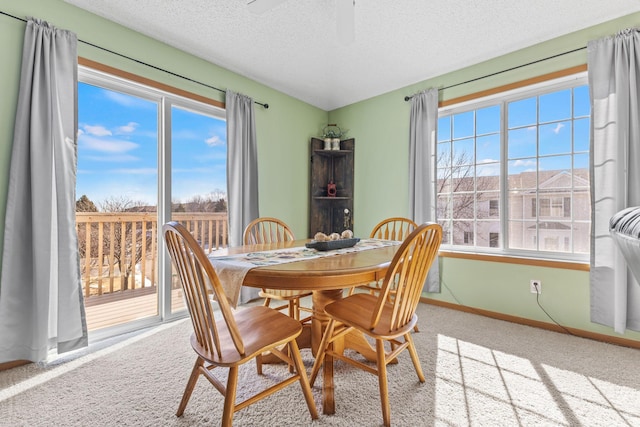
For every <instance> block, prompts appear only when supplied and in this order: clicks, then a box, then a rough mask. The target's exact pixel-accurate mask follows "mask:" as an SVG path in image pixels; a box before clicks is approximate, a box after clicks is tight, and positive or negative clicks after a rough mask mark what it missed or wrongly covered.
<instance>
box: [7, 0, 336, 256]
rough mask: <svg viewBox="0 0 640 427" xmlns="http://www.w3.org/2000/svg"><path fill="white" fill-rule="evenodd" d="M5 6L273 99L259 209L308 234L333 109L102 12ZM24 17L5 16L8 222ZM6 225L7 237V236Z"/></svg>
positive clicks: (171, 81)
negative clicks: (318, 152) (316, 155)
mask: <svg viewBox="0 0 640 427" xmlns="http://www.w3.org/2000/svg"><path fill="white" fill-rule="evenodd" d="M0 10H2V11H3V12H6V13H9V14H11V15H14V16H17V17H20V18H25V17H27V16H33V17H36V18H39V19H43V20H45V21H48V22H50V23H51V24H53V25H55V26H56V27H58V28H63V29H68V30H71V31H73V32H75V33H76V34H77V35H78V39H80V40H82V41H85V42H89V43H92V44H95V45H98V46H101V47H104V48H107V49H109V50H112V51H115V52H118V53H121V54H124V55H127V56H129V57H132V58H135V59H138V60H140V61H143V62H146V63H149V64H152V65H155V66H158V67H161V68H165V69H167V70H170V71H172V72H174V73H177V74H180V75H184V76H186V77H189V78H191V79H194V80H196V81H200V82H203V83H206V84H209V85H212V86H215V87H218V88H222V89H227V88H228V89H232V90H234V91H236V92H240V93H243V94H246V95H248V96H251V97H252V98H253V99H254V100H256V101H259V102H263V103H264V102H266V103H268V104H269V109H268V110H265V109H264V108H262V107H261V106H258V105H256V108H255V113H256V128H257V132H258V157H259V160H258V161H259V165H260V166H259V179H260V184H259V185H260V214H261V215H264V216H277V217H280V218H282V219H283V220H284V221H286V222H287V223H288V224H290V225H291V227H292V228H293V231H294V232H295V233H296V235H299V236H306V235H307V233H308V230H307V228H308V226H307V218H308V206H309V202H308V191H309V190H308V189H309V185H308V180H309V165H308V159H309V143H308V141H309V139H310V138H311V136H315V135H316V134H317V132H318V130H319V129H322V127H323V126H324V125H326V123H327V116H328V113H327V112H326V111H323V110H321V109H319V108H315V107H312V106H311V105H309V104H306V103H304V102H301V101H299V100H296V99H294V98H292V97H289V96H287V95H284V94H283V93H281V92H278V91H276V90H273V89H271V88H269V87H266V86H264V85H261V84H259V83H256V82H255V81H252V80H250V79H247V78H244V77H241V76H239V75H238V74H235V73H232V72H230V71H228V70H225V69H223V68H221V67H219V66H216V65H214V64H211V63H209V62H206V61H204V60H202V59H199V58H197V57H195V56H192V55H189V54H187V53H184V52H182V51H180V50H177V49H174V48H171V47H169V46H167V45H165V44H162V43H160V42H158V41H155V40H153V39H150V38H148V37H145V36H143V35H141V34H139V33H136V32H133V31H131V30H128V29H126V28H124V27H122V26H120V25H118V24H115V23H113V22H110V21H107V20H104V19H102V18H99V17H97V16H95V15H93V14H90V13H88V12H85V11H84V10H81V9H78V8H76V7H74V6H71V5H69V4H67V3H65V2H63V1H61V0H9V1H3V2H2V4H1V5H0ZM24 29H25V23H24V22H22V21H19V20H16V19H13V18H10V17H7V16H5V15H0V40H2V43H0V56H1V57H2V58H3V60H2V61H0V76H2V77H1V80H0V86H1V88H2V89H1V92H0V93H1V94H2V95H1V96H0V223H1V224H4V214H5V209H6V198H7V186H8V175H9V162H10V156H11V145H12V137H13V122H14V118H15V107H16V99H17V93H18V85H19V74H20V62H21V57H22V42H23V36H24ZM78 50H79V56H82V57H85V58H88V59H91V60H94V61H98V62H101V63H103V64H106V65H109V66H112V67H116V68H119V69H122V70H125V71H128V72H131V73H135V74H137V75H141V76H143V77H147V78H150V79H153V80H156V81H159V82H162V83H165V84H168V85H171V86H174V87H178V88H181V89H184V90H188V91H191V92H195V93H199V94H201V95H203V96H207V97H210V98H213V99H216V100H219V101H224V95H223V94H222V93H220V92H218V91H215V90H213V89H208V88H206V87H204V86H201V85H198V84H196V83H191V82H189V81H186V80H184V79H181V78H179V77H174V76H171V75H169V74H166V73H163V72H161V71H157V70H154V69H152V68H149V67H147V66H145V65H141V64H138V63H136V62H133V61H131V60H128V59H124V58H121V57H119V56H116V55H113V54H111V53H108V52H105V51H102V50H100V49H97V48H95V47H91V46H89V45H87V44H85V43H79V44H78ZM3 234H4V233H3V228H2V227H0V242H2V241H3ZM0 245H1V243H0Z"/></svg>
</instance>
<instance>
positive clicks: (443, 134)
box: [438, 116, 451, 142]
mask: <svg viewBox="0 0 640 427" xmlns="http://www.w3.org/2000/svg"><path fill="white" fill-rule="evenodd" d="M450 139H451V116H447V117H440V118H439V119H438V142H440V141H448V140H450Z"/></svg>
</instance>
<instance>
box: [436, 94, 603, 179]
mask: <svg viewBox="0 0 640 427" xmlns="http://www.w3.org/2000/svg"><path fill="white" fill-rule="evenodd" d="M507 114H508V124H507V127H508V130H507V132H508V135H507V140H508V151H507V156H508V160H509V164H508V168H509V174H518V173H521V172H531V171H535V170H536V167H538V168H539V170H560V169H569V170H570V169H571V166H572V163H571V153H572V150H573V152H574V153H577V152H584V154H577V155H574V163H573V167H574V168H587V167H588V166H589V164H588V160H589V157H588V151H589V114H590V102H589V88H588V86H580V87H577V88H574V89H573V90H572V89H566V90H560V91H556V92H552V93H550V94H546V95H541V96H539V97H537V99H536V97H532V98H527V99H523V100H519V101H514V102H511V103H509V104H508V106H507ZM572 114H573V116H572ZM572 117H573V118H574V119H575V120H571V119H572ZM536 124H539V126H536ZM572 136H573V147H572ZM438 141H439V144H438V152H439V155H442V154H443V153H447V152H449V150H452V153H453V158H454V159H459V158H461V156H463V157H464V158H466V159H468V161H469V163H471V164H472V163H474V160H475V163H476V164H478V165H482V166H479V167H478V169H477V171H476V173H477V175H479V176H480V175H483V176H491V175H499V173H500V163H499V162H500V107H499V106H498V105H494V106H489V107H486V108H482V109H478V110H476V114H475V120H474V112H473V111H469V112H464V113H458V114H455V115H453V116H448V117H442V118H440V120H439V122H438ZM451 144H452V145H451ZM536 156H540V159H539V160H540V161H539V162H537V160H536Z"/></svg>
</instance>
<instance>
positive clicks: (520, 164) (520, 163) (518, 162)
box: [511, 160, 536, 167]
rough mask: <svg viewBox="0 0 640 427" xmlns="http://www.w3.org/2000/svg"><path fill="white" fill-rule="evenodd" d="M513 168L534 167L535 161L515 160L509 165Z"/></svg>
mask: <svg viewBox="0 0 640 427" xmlns="http://www.w3.org/2000/svg"><path fill="white" fill-rule="evenodd" d="M511 166H513V167H535V166H536V161H535V160H516V161H515V162H513V163H512V164H511Z"/></svg>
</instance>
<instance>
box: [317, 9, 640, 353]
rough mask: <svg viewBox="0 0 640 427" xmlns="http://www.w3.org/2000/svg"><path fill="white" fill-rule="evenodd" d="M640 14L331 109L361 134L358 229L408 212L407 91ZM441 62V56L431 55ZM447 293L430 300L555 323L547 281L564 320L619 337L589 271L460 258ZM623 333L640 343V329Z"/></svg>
mask: <svg viewBox="0 0 640 427" xmlns="http://www.w3.org/2000/svg"><path fill="white" fill-rule="evenodd" d="M638 23H640V14H634V15H629V16H627V17H624V18H621V19H618V20H616V21H612V22H608V23H605V24H602V25H598V26H596V27H592V28H589V29H586V30H583V31H579V32H576V33H572V34H570V35H567V36H564V37H561V38H558V39H555V40H552V41H550V42H545V43H541V44H538V45H535V46H532V47H529V48H527V49H523V50H520V51H517V52H515V53H512V54H507V55H504V56H502V57H500V58H497V59H494V60H491V61H487V62H484V63H481V64H477V65H473V66H470V67H467V68H465V69H461V70H458V71H455V72H452V73H448V74H445V75H442V76H438V77H435V78H432V79H429V80H425V81H422V82H419V83H416V84H414V85H411V86H408V87H404V88H402V89H400V90H396V91H393V92H390V93H386V94H384V95H380V96H377V97H375V98H371V99H368V100H365V101H362V102H358V103H356V104H353V105H349V106H347V107H344V108H340V109H337V110H334V111H331V112H330V113H329V121H330V122H331V123H337V124H338V125H340V126H342V127H345V128H347V129H349V130H350V131H349V136H350V137H354V138H355V139H356V156H355V169H356V170H355V187H356V188H355V195H356V198H355V200H354V218H355V224H354V231H355V234H356V235H358V236H362V235H367V234H368V232H369V230H371V229H372V227H373V226H374V225H375V224H376V223H377V222H378V221H380V220H381V219H383V218H385V217H389V216H397V215H400V216H406V215H408V209H409V208H408V206H409V204H408V203H409V197H408V155H409V154H408V153H409V147H408V145H409V144H408V141H409V112H410V103H409V102H405V101H404V97H405V96H407V95H412V94H414V93H417V92H419V91H421V90H424V89H427V88H431V87H437V88H444V87H448V86H451V85H456V84H458V83H461V82H465V81H469V80H473V79H476V78H478V77H482V76H486V75H490V74H493V73H496V72H499V71H502V70H508V69H511V68H514V67H518V66H519V65H522V64H528V63H531V62H534V61H536V60H538V59H542V58H548V57H552V56H554V55H558V54H562V53H564V52H568V51H572V50H574V49H576V48H580V47H585V46H586V45H587V42H588V41H589V40H593V39H598V38H601V37H604V36H607V35H610V34H614V33H615V32H617V31H618V30H620V29H622V28H628V27H635V26H637V25H638ZM434 61H437V58H434ZM586 61H587V52H586V49H582V50H579V51H578V52H575V53H571V54H567V55H562V56H560V57H558V58H555V59H551V60H546V61H543V62H540V63H536V64H534V65H528V66H526V67H523V68H520V69H517V70H514V71H509V72H506V73H501V74H499V75H497V76H493V77H489V78H484V79H481V80H478V81H475V82H473V83H468V84H463V85H459V86H456V87H455V88H451V89H444V90H441V91H440V100H441V101H445V100H449V99H454V98H457V97H460V96H464V95H468V94H472V93H476V92H479V91H482V90H486V89H491V88H494V87H499V86H502V85H505V84H508V83H513V82H518V81H521V80H525V79H528V78H532V77H536V76H539V75H543V74H547V73H552V72H554V71H558V70H562V69H566V68H569V67H572V66H576V65H581V64H585V63H586ZM441 263H442V264H441V266H442V268H441V274H442V280H443V284H444V286H443V288H442V293H439V294H428V295H426V296H428V297H429V298H433V299H437V300H442V301H447V302H451V303H455V304H463V305H466V306H470V307H476V308H480V309H484V310H491V311H495V312H499V313H504V314H509V315H513V316H518V317H522V318H526V319H532V320H537V321H542V322H548V323H552V321H551V320H549V318H548V317H547V316H546V315H545V314H544V312H543V311H542V310H541V309H540V308H539V307H538V305H537V303H536V298H535V295H534V294H531V293H530V292H529V280H530V279H539V280H541V281H542V288H543V290H542V295H541V296H540V302H541V304H542V306H543V307H544V308H545V310H547V312H549V314H551V316H552V317H553V318H554V319H555V320H556V321H558V322H559V323H560V324H562V325H565V326H569V327H573V328H578V329H582V330H586V331H590V332H595V333H602V334H607V335H616V334H615V333H614V332H613V331H612V330H611V329H610V328H606V327H603V326H601V325H597V324H594V323H591V322H590V321H589V273H588V272H580V271H572V270H562V269H552V268H542V267H530V266H522V265H516V264H506V263H497V262H480V261H470V260H463V259H453V258H443V259H442V260H441ZM624 338H628V339H634V340H639V341H640V333H637V332H627V333H626V334H625V335H624Z"/></svg>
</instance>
